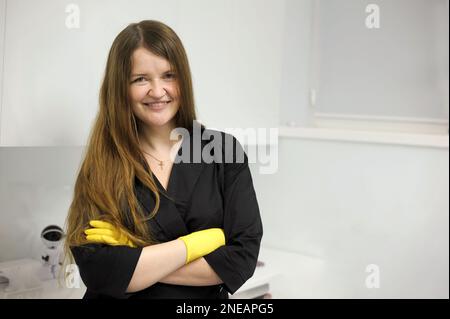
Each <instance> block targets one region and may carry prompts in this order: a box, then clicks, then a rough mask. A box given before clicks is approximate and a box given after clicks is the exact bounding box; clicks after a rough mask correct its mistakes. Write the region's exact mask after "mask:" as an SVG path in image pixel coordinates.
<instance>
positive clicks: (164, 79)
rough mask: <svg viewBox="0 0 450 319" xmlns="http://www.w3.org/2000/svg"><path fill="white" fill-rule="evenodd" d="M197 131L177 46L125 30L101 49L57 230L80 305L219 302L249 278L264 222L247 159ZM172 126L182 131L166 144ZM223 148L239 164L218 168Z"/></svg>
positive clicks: (153, 24)
mask: <svg viewBox="0 0 450 319" xmlns="http://www.w3.org/2000/svg"><path fill="white" fill-rule="evenodd" d="M197 125H198V124H197V122H196V121H195V108H194V97H193V89H192V81H191V75H190V70H189V64H188V60H187V56H186V53H185V50H184V48H183V45H182V43H181V41H180V39H179V38H178V36H177V35H176V34H175V32H174V31H173V30H172V29H171V28H169V27H168V26H166V25H164V24H163V23H160V22H157V21H141V22H139V23H133V24H130V25H129V26H128V27H126V28H125V29H124V30H123V31H122V32H120V34H119V35H118V36H117V37H116V39H115V40H114V42H113V44H112V47H111V50H110V52H109V56H108V61H107V65H106V71H105V75H104V80H103V83H102V87H101V92H100V110H99V113H98V116H97V119H96V122H95V125H94V128H93V131H92V134H91V136H90V140H89V143H88V147H87V152H86V154H85V158H84V160H83V163H82V166H81V169H80V172H79V174H78V177H77V181H76V185H75V190H74V198H73V202H72V204H71V207H70V210H69V215H68V217H67V223H66V224H67V240H66V251H67V252H68V253H69V254H70V253H72V255H73V257H74V259H75V262H76V263H77V265H78V267H79V270H80V275H81V277H82V279H83V282H84V283H85V285H86V286H87V292H86V295H85V298H228V293H231V294H233V293H234V292H235V291H236V290H237V289H238V288H239V287H240V286H242V284H243V283H244V282H245V281H246V280H247V279H248V278H250V277H251V276H252V274H253V272H254V269H255V266H256V261H257V257H258V253H259V246H260V241H261V237H262V224H261V219H260V214H259V208H258V204H257V200H256V195H255V192H254V189H253V183H252V178H251V175H250V170H249V168H248V161H247V157H246V155H245V153H244V152H243V150H242V148H241V146H240V145H239V143H238V142H237V140H236V139H235V138H234V137H232V136H231V135H228V134H225V133H222V132H217V131H212V130H208V129H205V127H203V126H201V127H200V129H199V131H200V133H202V136H203V137H205V136H206V139H200V140H199V138H198V134H195V132H196V127H197V128H198V126H197ZM175 128H179V129H180V128H181V129H183V131H184V132H185V133H186V132H187V133H188V134H184V135H183V136H182V137H181V139H180V136H178V138H177V139H175V140H173V139H171V138H170V137H171V135H170V134H171V132H172V131H173V129H175ZM193 134H194V135H197V137H195V136H193V137H192V135H193ZM220 140H223V141H226V140H231V141H232V142H233V143H232V146H233V150H234V146H235V147H236V148H237V150H238V151H240V152H241V153H242V154H244V156H243V157H242V158H243V161H238V158H237V156H235V154H234V152H233V154H231V158H232V160H231V161H226V160H225V158H228V159H229V158H230V149H229V147H226V143H219V144H217V142H220ZM213 142H216V146H217V145H219V146H220V147H214V148H213V149H212V152H211V150H210V149H209V147H210V143H213ZM228 145H229V144H228ZM204 150H208V152H202V151H204ZM198 151H200V153H201V154H203V153H204V154H209V155H211V156H212V157H213V159H214V160H213V161H210V160H207V161H205V160H204V157H205V156H202V158H201V160H200V161H198V160H195V156H196V154H197V155H198ZM204 154H203V155H204ZM181 157H182V158H181ZM180 159H182V160H180ZM197 159H198V158H197Z"/></svg>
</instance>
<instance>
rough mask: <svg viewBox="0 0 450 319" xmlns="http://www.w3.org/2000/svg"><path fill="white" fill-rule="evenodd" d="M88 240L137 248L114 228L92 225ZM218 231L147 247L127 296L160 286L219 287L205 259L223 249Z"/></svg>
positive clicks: (93, 223) (100, 223)
mask: <svg viewBox="0 0 450 319" xmlns="http://www.w3.org/2000/svg"><path fill="white" fill-rule="evenodd" d="M90 225H91V226H92V227H93V228H90V229H88V230H86V231H85V233H86V235H87V236H86V239H87V240H88V241H90V242H94V243H102V244H108V245H112V246H115V245H125V246H129V247H136V246H135V245H134V244H133V242H131V241H130V240H129V239H128V237H127V236H126V235H125V234H124V233H122V232H121V231H120V230H119V229H117V228H115V227H114V226H113V225H111V224H109V223H106V222H103V221H91V222H90ZM224 243H225V242H224V238H223V231H221V230H220V231H219V230H218V229H210V230H204V231H200V232H195V233H191V234H190V235H187V236H183V237H180V238H179V239H176V240H172V241H169V242H166V243H162V244H156V245H151V246H147V247H144V248H143V249H142V251H141V254H140V256H139V260H138V262H137V265H136V268H135V270H134V273H133V276H132V278H131V280H130V283H129V285H128V288H127V292H137V291H140V290H143V289H145V288H147V287H150V286H152V285H153V284H155V283H156V282H162V283H167V284H175V285H186V286H209V285H218V284H220V283H222V280H221V279H220V278H219V276H218V275H217V274H216V273H215V272H214V270H213V269H212V268H211V266H210V265H209V264H208V263H207V262H206V260H205V259H204V258H203V257H202V256H204V255H206V254H208V253H209V252H211V251H212V250H215V249H216V248H218V247H219V246H221V245H223V244H224Z"/></svg>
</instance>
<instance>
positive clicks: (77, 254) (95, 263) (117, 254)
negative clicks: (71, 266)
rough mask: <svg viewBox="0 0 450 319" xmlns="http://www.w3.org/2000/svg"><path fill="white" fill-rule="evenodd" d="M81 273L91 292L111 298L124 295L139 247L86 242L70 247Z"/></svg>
mask: <svg viewBox="0 0 450 319" xmlns="http://www.w3.org/2000/svg"><path fill="white" fill-rule="evenodd" d="M71 251H72V254H73V256H74V259H75V262H76V263H77V265H78V268H79V270H80V276H81V279H82V280H83V282H84V284H85V285H86V287H87V289H88V290H89V291H90V292H94V293H96V294H101V295H106V296H109V297H113V298H121V299H124V298H127V297H128V296H129V295H130V294H127V293H126V289H127V287H128V285H129V283H130V280H131V277H132V276H133V273H134V269H135V268H136V264H137V262H138V260H139V257H140V255H141V252H142V248H141V247H140V248H131V247H127V246H109V245H100V244H89V245H83V246H77V247H71Z"/></svg>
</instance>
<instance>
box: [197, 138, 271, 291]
mask: <svg viewBox="0 0 450 319" xmlns="http://www.w3.org/2000/svg"><path fill="white" fill-rule="evenodd" d="M233 140H234V144H235V145H236V146H237V152H236V153H238V152H239V151H241V152H243V157H244V160H243V162H242V161H241V162H242V163H238V162H233V163H225V164H224V185H223V195H224V198H223V201H224V225H223V227H224V231H225V239H226V245H225V246H222V247H220V248H218V249H217V250H215V251H213V252H212V253H210V254H208V255H206V256H204V258H205V260H206V261H207V262H208V264H209V265H210V266H211V268H213V269H214V271H215V272H216V273H217V275H218V276H219V277H220V278H221V279H222V281H223V282H224V286H225V288H226V289H227V290H228V292H230V293H231V294H233V293H235V292H236V290H238V289H239V288H240V287H241V286H242V285H243V284H244V283H245V282H246V281H247V280H248V279H249V278H250V277H251V276H252V275H253V273H254V271H255V268H256V262H257V259H258V254H259V248H260V243H261V238H262V235H263V227H262V222H261V216H260V213H259V207H258V202H257V199H256V194H255V190H254V188H253V181H252V176H251V173H250V169H249V167H248V158H247V155H246V154H245V153H244V151H243V149H242V146H241V145H240V144H239V142H238V141H237V140H236V139H235V138H234V137H233ZM233 157H234V160H236V156H233Z"/></svg>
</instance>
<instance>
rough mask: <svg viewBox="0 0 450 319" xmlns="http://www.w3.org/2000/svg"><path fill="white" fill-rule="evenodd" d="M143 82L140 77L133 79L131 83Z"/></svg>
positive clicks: (142, 78)
mask: <svg viewBox="0 0 450 319" xmlns="http://www.w3.org/2000/svg"><path fill="white" fill-rule="evenodd" d="M144 80H145V78H144V77H143V76H140V77H138V78H136V79H134V80H133V81H132V82H131V83H138V82H142V81H144Z"/></svg>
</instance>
